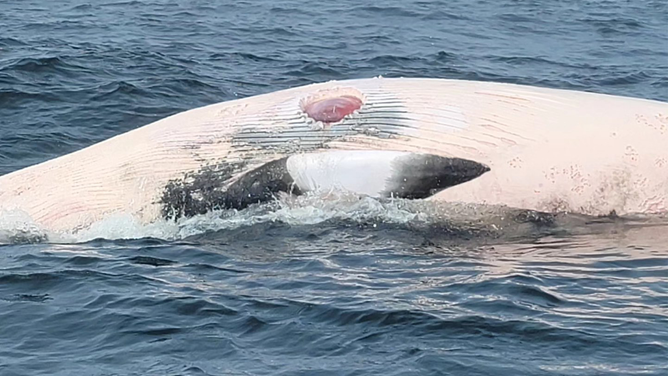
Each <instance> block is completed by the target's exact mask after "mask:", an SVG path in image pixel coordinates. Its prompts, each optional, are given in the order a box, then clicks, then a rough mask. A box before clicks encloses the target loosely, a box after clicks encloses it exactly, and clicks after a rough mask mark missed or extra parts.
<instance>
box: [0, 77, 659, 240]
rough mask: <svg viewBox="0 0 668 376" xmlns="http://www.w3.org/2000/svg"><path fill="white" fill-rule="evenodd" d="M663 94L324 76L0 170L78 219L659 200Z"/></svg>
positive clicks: (6, 185) (53, 215)
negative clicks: (346, 202) (339, 206)
mask: <svg viewBox="0 0 668 376" xmlns="http://www.w3.org/2000/svg"><path fill="white" fill-rule="evenodd" d="M667 145H668V103H664V102H659V101H652V100H645V99H637V98H627V97H617V96H611V95H603V94H594V93H585V92H576V91H567V90H557V89H546V88H538V87H529V86H521V85H513V84H501V83H489V82H474V81H459V80H444V79H414V78H375V79H362V80H350V81H338V82H337V81H332V82H327V83H322V84H313V85H308V86H303V87H298V88H293V89H289V90H283V91H277V92H274V93H270V94H265V95H259V96H255V97H249V98H244V99H239V100H233V101H229V102H223V103H218V104H213V105H209V106H206V107H202V108H198V109H194V110H190V111H186V112H183V113H179V114H176V115H173V116H170V117H168V118H165V119H162V120H160V121H157V122H155V123H152V124H149V125H146V126H144V127H141V128H138V129H136V130H133V131H130V132H127V133H125V134H122V135H119V136H116V137H113V138H111V139H108V140H105V141H103V142H100V143H98V144H95V145H92V146H90V147H88V148H85V149H82V150H80V151H77V152H74V153H71V154H68V155H65V156H62V157H59V158H55V159H53V160H50V161H46V162H44V163H41V164H38V165H35V166H31V167H28V168H25V169H23V170H20V171H15V172H12V173H10V174H7V175H5V176H2V177H0V213H2V212H12V211H14V212H15V211H20V212H22V213H25V214H26V215H28V216H29V217H30V218H31V219H32V220H33V221H34V222H35V223H36V224H38V225H39V226H41V227H42V228H44V229H48V230H49V231H66V232H76V231H79V230H81V229H85V228H88V227H89V226H91V224H93V223H95V222H98V221H100V220H103V219H105V218H108V217H110V216H113V215H117V214H119V213H124V214H130V215H132V216H133V217H134V218H136V219H137V220H138V221H140V222H142V223H151V222H154V221H156V220H157V219H161V218H177V217H181V216H191V215H195V214H199V213H203V212H206V211H209V210H213V209H221V208H223V209H224V208H244V207H246V206H248V205H251V204H253V203H255V202H260V201H266V200H270V199H272V197H274V195H275V194H277V193H279V192H291V193H293V194H299V193H303V192H308V191H314V190H323V189H324V190H327V189H330V190H331V189H342V190H349V191H353V192H356V193H359V194H365V195H369V196H372V197H400V198H408V199H426V200H429V201H450V202H464V203H479V204H491V205H505V206H510V207H515V208H524V209H532V210H538V211H546V212H557V211H570V212H577V213H582V214H590V215H602V214H603V215H604V214H608V213H610V212H611V211H614V212H616V213H617V214H620V215H623V214H631V213H665V212H666V210H668V202H667V198H668V147H667ZM0 215H2V214H0Z"/></svg>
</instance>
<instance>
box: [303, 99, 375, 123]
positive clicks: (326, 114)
mask: <svg viewBox="0 0 668 376" xmlns="http://www.w3.org/2000/svg"><path fill="white" fill-rule="evenodd" d="M360 107H362V100H361V99H359V98H357V97H353V96H352V95H342V96H340V97H335V98H327V99H321V100H319V101H315V102H312V103H309V104H307V105H306V106H305V107H304V111H305V112H306V113H307V114H308V116H310V117H311V118H312V119H313V120H316V121H322V122H323V123H336V122H337V121H340V120H341V119H343V118H344V117H346V116H347V115H350V114H352V113H353V112H355V111H357V110H359V109H360Z"/></svg>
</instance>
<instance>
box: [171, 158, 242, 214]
mask: <svg viewBox="0 0 668 376" xmlns="http://www.w3.org/2000/svg"><path fill="white" fill-rule="evenodd" d="M245 166H246V163H244V162H239V163H220V164H218V165H214V166H205V167H202V168H201V169H200V170H199V171H193V172H190V173H188V174H186V175H185V176H184V177H183V178H180V179H176V180H172V181H170V182H168V183H167V185H166V186H165V188H164V190H163V193H162V197H161V198H160V205H161V207H162V209H161V212H162V216H163V217H164V218H166V219H178V218H182V217H192V216H194V215H197V214H204V213H207V212H209V211H211V210H215V209H225V208H226V207H225V202H226V197H227V195H226V191H225V189H226V187H227V186H228V185H229V183H230V180H231V179H232V178H233V177H234V175H235V174H238V173H239V172H240V171H241V170H242V169H243V168H244V167H245Z"/></svg>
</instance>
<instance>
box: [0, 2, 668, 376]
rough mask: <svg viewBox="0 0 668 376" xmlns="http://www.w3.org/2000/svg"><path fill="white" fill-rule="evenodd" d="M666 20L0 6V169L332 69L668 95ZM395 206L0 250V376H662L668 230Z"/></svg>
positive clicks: (601, 10) (324, 9) (581, 14)
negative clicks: (471, 216)
mask: <svg viewBox="0 0 668 376" xmlns="http://www.w3.org/2000/svg"><path fill="white" fill-rule="evenodd" d="M666 25H668V2H666V1H663V0H656V1H652V0H639V1H622V0H611V1H605V0H592V1H584V0H577V1H576V0H563V1H547V0H533V1H511V0H501V1H464V0H454V1H448V2H446V1H413V0H408V1H385V2H367V3H358V2H353V1H350V0H341V1H336V2H326V3H316V2H311V3H309V2H303V1H255V2H247V1H236V2H232V1H187V0H155V1H116V2H114V1H106V0H91V1H88V2H86V1H79V0H61V1H35V0H3V1H2V2H0V174H4V173H7V172H10V171H14V170H17V169H19V168H22V167H25V166H29V165H32V164H35V163H38V162H41V161H44V160H47V159H50V158H53V157H55V156H59V155H62V154H66V153H68V152H72V151H74V150H77V149H80V148H82V147H85V146H88V145H91V144H93V143H95V142H98V141H101V140H104V139H106V138H108V137H110V136H113V135H116V134H120V133H123V132H125V131H128V130H131V129H134V128H136V127H139V126H141V125H144V124H147V123H150V122H152V121H155V120H158V119H160V118H163V117H165V116H167V115H170V114H173V113H176V112H179V111H182V110H186V109H191V108H193V107H197V106H200V105H205V104H210V103H215V102H220V101H224V100H230V99H234V98H238V97H245V96H250V95H255V94H260V93H265V92H270V91H274V90H278V89H283V88H287V87H292V86H296V85H301V84H307V83H313V82H321V81H325V80H330V79H349V78H364V77H372V76H377V75H383V76H407V77H439V78H460V79H478V80H493V81H502V82H515V83H522V84H531V85H539V86H547V87H556V88H568V89H578V90H587V91H595V92H602V93H610V94H617V95H629V96H636V97H642V98H651V99H658V100H668V27H667V26H666ZM54 184H58V182H54ZM405 205H406V207H397V206H395V205H388V204H381V203H376V202H373V201H370V200H367V201H364V202H361V203H342V204H340V205H339V206H337V205H334V204H332V203H322V202H320V203H318V202H308V201H307V202H302V203H300V204H298V205H296V206H288V207H283V208H281V209H280V210H278V211H277V212H276V211H273V212H271V213H245V214H239V215H236V216H235V215H231V216H228V217H223V218H218V217H212V216H203V217H199V218H195V219H193V220H192V221H190V222H188V223H186V224H181V225H180V226H175V227H165V226H162V227H160V226H158V227H137V226H136V225H133V224H132V223H124V222H122V221H121V222H119V223H116V224H114V225H113V226H110V225H109V224H107V225H105V226H100V227H98V228H96V229H93V230H91V232H89V233H88V234H87V235H86V236H85V237H83V238H80V239H75V240H76V241H75V242H73V241H65V242H63V243H60V244H16V242H15V244H6V245H0V375H3V376H4V375H668V225H666V223H665V221H650V222H652V223H649V222H648V221H646V220H632V219H617V218H602V219H596V220H594V219H587V218H576V217H571V216H566V217H564V218H557V220H555V221H554V222H550V221H547V222H546V221H543V220H542V219H540V218H538V219H536V218H526V216H523V215H515V214H512V215H505V214H504V215H498V213H496V214H494V215H492V216H490V217H491V218H492V219H490V217H486V219H485V220H476V221H468V222H462V221H461V218H459V219H457V220H454V221H453V220H452V219H451V218H447V216H445V217H444V215H443V213H441V212H429V210H428V209H427V208H424V207H419V206H411V205H410V204H405ZM3 221H7V218H0V233H1V232H2V231H1V230H2V228H1V227H2V226H1V224H2V223H3ZM0 235H2V234H0ZM14 235H16V234H14ZM127 237H130V238H134V239H126V240H122V239H120V238H127ZM9 238H10V239H14V240H17V239H18V238H17V237H16V236H14V237H12V234H9ZM18 240H20V239H18Z"/></svg>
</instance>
